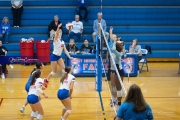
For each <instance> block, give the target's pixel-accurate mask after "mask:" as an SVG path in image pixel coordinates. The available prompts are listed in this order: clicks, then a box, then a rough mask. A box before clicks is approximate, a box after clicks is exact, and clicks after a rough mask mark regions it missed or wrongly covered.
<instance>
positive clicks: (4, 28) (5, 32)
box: [0, 17, 11, 43]
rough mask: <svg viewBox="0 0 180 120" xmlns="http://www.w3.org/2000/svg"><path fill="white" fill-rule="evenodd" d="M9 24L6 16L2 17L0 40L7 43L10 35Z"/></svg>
mask: <svg viewBox="0 0 180 120" xmlns="http://www.w3.org/2000/svg"><path fill="white" fill-rule="evenodd" d="M10 30H11V25H10V23H9V19H8V17H4V18H3V21H2V23H1V26H0V40H2V42H3V43H8V40H9V35H10Z"/></svg>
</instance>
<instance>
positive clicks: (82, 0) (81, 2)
mask: <svg viewBox="0 0 180 120" xmlns="http://www.w3.org/2000/svg"><path fill="white" fill-rule="evenodd" d="M77 1H78V2H77V9H76V11H77V14H78V15H79V17H80V20H81V21H82V20H83V19H84V20H85V21H86V22H88V18H87V16H88V13H89V8H88V5H87V0H77ZM81 10H84V11H85V14H84V18H83V17H82V15H81Z"/></svg>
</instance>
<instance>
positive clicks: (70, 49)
mask: <svg viewBox="0 0 180 120" xmlns="http://www.w3.org/2000/svg"><path fill="white" fill-rule="evenodd" d="M66 49H67V51H68V52H69V54H78V53H80V51H79V50H78V47H77V46H76V44H75V42H74V39H70V40H69V44H68V45H67V46H66Z"/></svg>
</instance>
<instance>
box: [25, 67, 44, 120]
mask: <svg viewBox="0 0 180 120" xmlns="http://www.w3.org/2000/svg"><path fill="white" fill-rule="evenodd" d="M40 77H41V71H40V70H39V69H38V70H36V71H34V74H33V76H32V81H31V82H30V89H29V93H28V97H27V101H28V103H29V105H30V106H31V109H32V113H31V120H34V118H35V117H36V119H37V120H41V119H42V118H43V115H44V111H43V108H42V106H41V103H40V102H39V96H40V94H42V95H43V96H44V97H45V98H48V96H47V95H45V93H44V92H43V90H45V89H46V87H45V85H44V80H43V79H42V78H40ZM36 111H38V113H39V114H38V115H36Z"/></svg>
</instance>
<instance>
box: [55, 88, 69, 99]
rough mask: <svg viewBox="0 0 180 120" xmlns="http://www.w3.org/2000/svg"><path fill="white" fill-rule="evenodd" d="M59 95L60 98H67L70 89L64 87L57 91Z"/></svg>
mask: <svg viewBox="0 0 180 120" xmlns="http://www.w3.org/2000/svg"><path fill="white" fill-rule="evenodd" d="M57 97H58V98H59V100H64V99H66V98H68V97H69V90H66V89H62V90H60V89H59V91H58V93H57Z"/></svg>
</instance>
